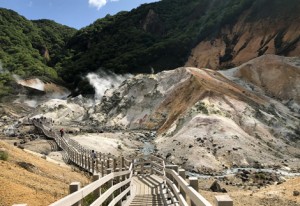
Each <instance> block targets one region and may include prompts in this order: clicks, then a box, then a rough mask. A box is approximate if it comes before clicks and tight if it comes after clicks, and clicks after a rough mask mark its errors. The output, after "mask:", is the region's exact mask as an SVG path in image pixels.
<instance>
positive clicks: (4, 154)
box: [0, 151, 8, 161]
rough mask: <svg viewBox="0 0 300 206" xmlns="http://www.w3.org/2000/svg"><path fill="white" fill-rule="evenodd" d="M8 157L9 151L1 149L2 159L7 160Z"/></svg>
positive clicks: (0, 158)
mask: <svg viewBox="0 0 300 206" xmlns="http://www.w3.org/2000/svg"><path fill="white" fill-rule="evenodd" d="M7 159H8V152H6V151H0V160H4V161H6V160H7Z"/></svg>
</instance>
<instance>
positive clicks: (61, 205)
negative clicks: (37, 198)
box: [49, 164, 133, 206]
mask: <svg viewBox="0 0 300 206" xmlns="http://www.w3.org/2000/svg"><path fill="white" fill-rule="evenodd" d="M132 168H133V165H132V164H131V165H130V169H129V170H126V171H120V172H112V173H110V174H108V175H106V176H104V177H102V178H100V179H99V180H97V181H95V182H92V183H90V184H89V185H87V186H85V187H83V188H82V189H80V190H78V191H76V192H74V193H72V194H69V195H68V196H66V197H64V198H62V199H60V200H58V201H56V202H54V203H52V204H50V205H49V206H69V205H70V206H71V205H73V204H75V203H77V202H79V201H81V200H82V199H83V198H84V197H86V196H87V195H89V194H90V193H92V192H93V191H95V190H97V189H99V188H101V186H103V185H104V184H106V183H107V182H109V181H111V180H113V179H114V178H116V177H120V176H126V175H128V174H130V176H129V178H127V179H125V180H124V181H122V182H119V183H118V184H116V185H113V186H111V187H110V188H109V189H108V190H107V191H106V192H105V193H103V194H102V195H101V196H100V197H99V198H98V199H96V200H95V201H94V202H93V203H92V204H91V206H92V205H100V204H102V203H103V202H104V201H106V200H107V198H108V197H109V196H110V195H111V194H112V193H113V192H115V191H116V190H118V189H120V188H121V187H123V186H124V185H126V184H128V183H130V182H131V178H132ZM128 188H129V189H130V187H128ZM128 188H127V189H128ZM127 189H126V190H125V191H127V192H124V191H123V192H122V194H123V196H121V197H120V199H121V198H123V197H124V195H126V194H127V193H128V192H129V190H127Z"/></svg>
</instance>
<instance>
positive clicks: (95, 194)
mask: <svg viewBox="0 0 300 206" xmlns="http://www.w3.org/2000/svg"><path fill="white" fill-rule="evenodd" d="M99 179H100V175H99V174H97V175H93V179H92V181H93V182H95V181H97V180H99ZM100 194H101V187H100V188H98V189H96V190H95V191H94V198H95V199H97V198H98V197H100Z"/></svg>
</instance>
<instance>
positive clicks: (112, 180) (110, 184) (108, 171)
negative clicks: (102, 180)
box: [106, 169, 115, 202]
mask: <svg viewBox="0 0 300 206" xmlns="http://www.w3.org/2000/svg"><path fill="white" fill-rule="evenodd" d="M106 173H107V174H110V173H112V169H106ZM113 185H114V178H112V179H111V180H109V181H108V182H107V189H109V188H111V187H112V186H113ZM114 198H115V197H114V193H112V194H111V199H110V201H109V202H111V200H113V199H114Z"/></svg>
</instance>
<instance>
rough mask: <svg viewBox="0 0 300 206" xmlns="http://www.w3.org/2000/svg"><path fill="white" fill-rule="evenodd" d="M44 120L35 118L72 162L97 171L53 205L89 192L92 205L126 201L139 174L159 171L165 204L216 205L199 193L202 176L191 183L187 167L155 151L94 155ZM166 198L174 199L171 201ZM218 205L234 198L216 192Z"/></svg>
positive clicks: (73, 201)
mask: <svg viewBox="0 0 300 206" xmlns="http://www.w3.org/2000/svg"><path fill="white" fill-rule="evenodd" d="M43 121H46V122H48V121H47V120H46V119H42V121H41V120H33V121H32V123H33V124H34V125H35V126H36V127H37V128H39V129H40V130H42V132H43V133H44V134H45V135H46V136H47V137H48V138H51V139H54V140H55V141H56V143H57V145H58V146H59V147H60V148H61V149H62V150H64V151H65V152H66V154H67V155H68V157H69V160H70V161H71V162H72V163H74V164H76V165H77V166H78V167H80V168H83V169H85V170H86V171H88V172H90V173H92V174H94V176H93V182H92V183H91V184H89V185H87V186H85V187H84V188H82V189H80V183H78V182H74V183H72V184H71V185H70V193H71V194H70V195H68V196H66V197H64V198H62V199H60V200H58V201H57V202H55V203H52V204H51V205H50V206H71V205H74V206H79V205H81V202H82V201H83V199H84V198H85V197H87V196H88V195H89V194H93V196H94V201H93V202H92V203H91V204H90V205H91V206H96V205H101V204H103V203H104V202H107V204H108V205H109V206H113V205H118V206H119V205H122V202H123V201H126V199H127V197H128V196H129V195H130V194H131V191H130V185H131V184H132V176H133V175H135V174H137V175H143V174H156V175H158V176H161V177H162V178H163V186H164V188H165V194H161V196H162V198H163V199H164V203H165V205H169V204H171V205H175V206H177V205H179V206H189V205H191V206H212V205H211V204H210V203H209V202H208V201H207V200H206V199H205V198H204V197H202V196H201V195H200V194H199V193H198V179H197V178H193V177H190V178H189V183H188V182H187V181H186V180H185V178H186V176H185V170H183V169H179V168H178V166H176V165H165V161H164V160H163V159H162V158H159V157H156V156H153V155H140V156H137V157H136V158H135V159H133V160H127V159H125V158H124V157H120V158H115V157H114V156H112V155H107V154H102V153H97V158H92V157H91V156H90V155H91V151H90V150H87V149H85V148H83V147H82V146H81V145H79V144H78V143H77V142H75V141H74V140H71V139H69V138H67V137H64V136H63V137H60V136H59V135H57V134H56V133H55V132H54V131H52V130H51V129H50V128H49V127H48V128H47V126H45V125H44V124H43ZM102 192H103V193H102ZM133 195H134V194H133ZM166 199H169V200H170V201H171V203H167V201H166ZM216 205H217V206H232V205H233V202H232V200H231V199H230V198H229V196H227V195H225V196H216Z"/></svg>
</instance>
